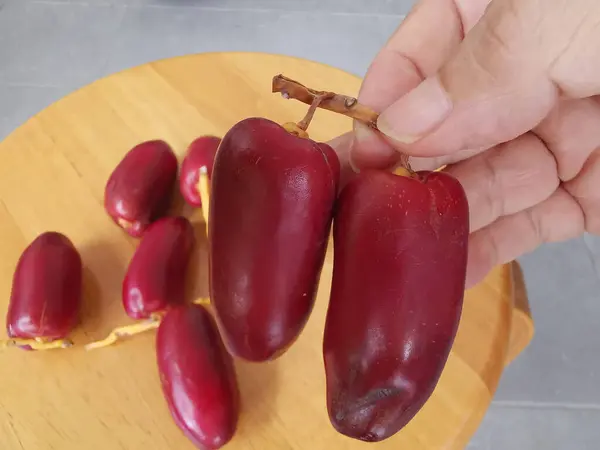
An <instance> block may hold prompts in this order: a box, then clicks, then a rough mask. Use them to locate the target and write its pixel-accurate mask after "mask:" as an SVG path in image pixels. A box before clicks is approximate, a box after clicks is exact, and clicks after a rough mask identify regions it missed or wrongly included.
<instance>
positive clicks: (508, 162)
mask: <svg viewBox="0 0 600 450" xmlns="http://www.w3.org/2000/svg"><path fill="white" fill-rule="evenodd" d="M444 171H446V172H448V173H450V174H452V175H454V176H455V177H456V178H457V179H458V180H459V181H460V182H461V184H462V186H463V188H464V189H465V193H466V194H467V200H468V201H469V211H470V225H471V232H473V231H477V230H479V229H480V228H483V227H485V226H486V225H489V224H491V223H492V222H494V221H495V220H496V219H498V218H499V217H502V216H505V215H510V214H514V213H517V212H519V211H523V210H525V209H527V208H530V207H531V206H533V205H536V204H538V203H540V202H542V201H543V200H545V199H546V198H548V197H549V196H550V195H551V194H552V193H553V192H554V191H555V190H556V188H557V187H558V184H559V180H558V175H557V172H556V161H555V160H554V157H553V156H552V154H551V153H550V152H549V151H548V149H547V148H546V146H545V145H544V143H543V142H542V141H541V140H540V139H538V138H537V137H536V136H535V135H533V134H532V133H527V134H524V135H523V136H521V137H519V138H517V139H514V140H512V141H509V142H507V143H506V144H502V145H499V146H497V147H494V148H493V149H490V150H488V151H486V152H483V153H480V154H479V155H477V156H474V157H473V158H470V159H467V160H465V161H462V162H459V163H457V164H455V165H450V166H448V167H447V168H445V169H444Z"/></svg>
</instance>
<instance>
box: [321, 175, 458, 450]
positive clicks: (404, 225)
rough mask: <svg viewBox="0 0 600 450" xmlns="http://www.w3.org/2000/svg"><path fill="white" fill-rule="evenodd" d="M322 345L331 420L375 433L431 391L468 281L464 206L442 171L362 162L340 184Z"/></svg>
mask: <svg viewBox="0 0 600 450" xmlns="http://www.w3.org/2000/svg"><path fill="white" fill-rule="evenodd" d="M333 232H334V238H333V239H334V266H333V279H332V287H331V298H330V303H329V308H328V311H327V318H326V324H325V333H324V342H323V353H324V362H325V371H326V380H327V383H326V385H327V408H328V412H329V417H330V420H331V423H332V425H333V426H334V427H335V429H336V430H338V431H339V432H340V433H342V434H344V435H347V436H349V437H352V438H355V439H359V440H363V441H369V442H376V441H381V440H384V439H386V438H388V437H390V436H392V435H393V434H395V433H397V432H398V431H399V430H400V429H401V428H403V427H404V426H405V425H406V424H407V423H408V422H409V421H410V420H411V419H412V418H413V417H414V415H415V414H416V413H417V412H418V411H419V410H420V409H421V407H422V406H423V405H424V403H425V402H426V401H427V399H428V398H429V397H430V395H431V394H432V392H433V390H434V388H435V386H436V384H437V382H438V380H439V377H440V375H441V373H442V369H443V368H444V366H445V364H446V361H447V358H448V355H449V352H450V349H451V347H452V344H453V341H454V338H455V335H456V331H457V327H458V323H459V319H460V315H461V310H462V302H463V295H464V289H465V278H466V265H467V243H468V236H469V211H468V204H467V199H466V196H465V193H464V191H463V188H462V186H461V185H460V183H459V182H458V181H457V180H456V179H455V178H453V177H452V176H451V175H448V174H446V173H442V172H417V173H416V174H414V175H413V176H410V177H408V176H398V175H395V174H392V173H389V172H384V171H363V172H361V173H360V174H359V175H358V176H357V177H356V178H354V179H353V180H352V181H350V182H349V184H348V185H347V186H346V187H345V188H344V189H343V190H342V192H341V193H340V197H339V199H338V206H337V212H336V215H335V217H334V225H333Z"/></svg>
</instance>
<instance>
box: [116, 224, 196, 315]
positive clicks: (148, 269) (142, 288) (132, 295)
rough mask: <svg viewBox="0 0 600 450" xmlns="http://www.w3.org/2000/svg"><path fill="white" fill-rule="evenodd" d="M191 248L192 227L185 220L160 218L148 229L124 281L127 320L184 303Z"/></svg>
mask: <svg viewBox="0 0 600 450" xmlns="http://www.w3.org/2000/svg"><path fill="white" fill-rule="evenodd" d="M194 245H195V235H194V228H193V226H192V224H191V223H190V222H189V220H188V219H186V218H185V217H163V218H161V219H158V220H157V221H156V222H153V223H152V224H151V225H150V226H149V227H148V229H147V230H146V232H145V233H144V236H143V237H142V239H141V241H140V243H139V245H138V247H137V249H136V251H135V253H134V255H133V258H132V259H131V261H130V263H129V267H128V269H127V274H126V275H125V279H124V281H123V307H124V308H125V312H126V313H127V315H128V316H129V317H131V318H132V319H148V318H150V317H151V316H152V314H154V313H161V312H163V311H164V310H166V309H167V308H168V307H170V306H172V305H178V304H181V303H183V302H184V300H185V298H184V297H185V279H186V271H187V267H188V264H189V262H190V258H191V255H192V251H193V248H194Z"/></svg>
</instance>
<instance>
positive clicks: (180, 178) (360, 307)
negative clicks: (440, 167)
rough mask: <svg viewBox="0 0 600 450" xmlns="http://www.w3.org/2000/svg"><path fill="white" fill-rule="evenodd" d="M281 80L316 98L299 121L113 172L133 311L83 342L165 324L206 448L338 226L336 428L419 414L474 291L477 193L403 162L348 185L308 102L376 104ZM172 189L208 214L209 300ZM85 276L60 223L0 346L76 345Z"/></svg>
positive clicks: (181, 405)
mask: <svg viewBox="0 0 600 450" xmlns="http://www.w3.org/2000/svg"><path fill="white" fill-rule="evenodd" d="M273 92H280V93H282V94H283V95H284V96H285V97H287V98H293V99H296V100H299V101H301V102H303V103H306V104H308V105H310V107H309V109H308V112H307V114H306V116H305V117H304V118H303V119H302V120H301V121H300V122H297V123H293V122H290V123H285V124H278V123H275V122H273V121H271V120H269V119H267V118H262V117H252V118H247V119H244V120H242V121H240V122H238V123H236V124H234V125H233V126H232V127H231V128H230V130H229V131H228V132H227V133H226V134H225V135H224V136H222V137H216V136H209V135H205V136H200V137H199V138H197V139H196V140H195V141H193V142H192V143H191V144H190V145H189V147H188V149H187V151H186V153H185V156H184V158H183V161H182V162H181V164H179V161H178V159H177V156H176V154H175V153H174V151H173V150H172V148H171V147H170V146H169V145H168V144H167V143H166V142H164V141H161V140H153V141H146V142H143V143H140V144H138V145H137V146H135V147H134V148H132V149H130V150H129V151H128V152H127V153H126V154H125V156H124V157H123V159H122V160H121V161H120V163H119V164H118V165H117V166H116V167H115V168H114V170H113V172H112V173H111V175H110V177H109V178H108V180H107V183H106V186H105V193H104V208H105V210H106V212H107V214H108V215H109V216H110V218H111V219H112V221H113V222H114V224H115V226H118V227H120V228H121V229H122V230H123V232H125V233H128V234H129V235H130V236H131V237H133V238H135V239H137V240H138V241H139V242H138V245H137V248H136V250H135V252H134V254H133V257H132V259H131V260H130V263H129V266H128V267H127V271H126V273H125V274H124V277H123V285H122V302H123V308H124V311H125V313H126V314H127V315H128V316H129V318H130V319H131V320H132V323H131V324H129V325H124V326H122V327H119V328H117V329H115V330H113V331H112V332H111V333H110V334H109V335H108V336H107V337H106V338H105V339H103V340H101V341H97V342H90V343H87V344H85V348H86V349H87V350H94V349H98V348H102V347H107V346H109V345H111V344H114V343H115V342H116V341H118V340H119V339H121V338H124V337H127V336H132V335H134V334H136V333H140V332H144V331H147V330H152V329H157V333H156V346H155V349H156V357H157V367H158V370H159V373H160V382H161V387H162V391H163V393H164V396H165V399H166V404H167V406H168V408H169V410H170V412H171V415H172V417H173V420H174V422H175V423H176V424H177V426H179V428H180V429H181V430H182V431H183V433H185V435H186V436H187V437H188V438H189V440H190V441H192V442H193V443H194V444H195V445H196V446H198V448H201V449H217V448H221V447H223V446H224V445H226V444H227V443H228V442H230V441H231V439H232V438H233V437H234V435H235V432H236V428H237V423H238V417H239V415H240V412H241V410H242V409H243V408H242V406H241V404H240V394H239V390H238V381H237V375H236V372H235V366H234V359H235V358H239V359H241V360H245V361H251V362H255V363H260V362H266V361H272V360H274V359H276V358H278V357H280V356H281V355H282V354H283V353H285V352H286V351H287V350H288V349H289V348H290V347H291V346H293V344H294V342H295V341H296V340H297V338H298V337H299V336H300V334H301V333H302V331H303V329H304V327H305V325H306V323H307V321H308V319H309V317H310V314H311V312H312V310H313V306H314V302H315V297H316V294H317V288H318V286H319V282H320V276H321V271H322V267H323V264H324V260H325V255H326V251H327V247H328V242H329V239H330V236H331V235H332V239H333V279H332V284H331V291H330V293H329V305H328V310H327V316H326V322H325V330H324V334H323V347H322V348H323V362H324V373H325V378H326V407H327V410H328V413H329V418H330V422H331V424H332V426H333V427H334V428H335V429H336V430H337V431H338V432H339V433H341V434H342V435H345V436H347V437H349V438H353V439H358V440H362V441H367V442H377V441H382V440H385V439H387V438H389V437H391V436H393V435H394V434H396V433H397V432H399V431H400V430H401V429H402V428H403V427H404V426H405V425H406V424H407V423H408V422H409V421H410V420H411V419H412V418H413V417H414V416H415V415H416V413H417V412H418V411H419V410H420V409H421V408H422V406H423V405H424V404H425V402H426V401H427V400H428V398H429V397H430V395H431V394H432V392H433V390H434V388H435V386H436V384H437V383H438V381H439V378H440V375H441V373H442V370H443V368H444V366H445V364H446V361H447V359H448V356H449V353H450V349H451V347H452V344H453V341H454V338H455V335H456V332H457V328H458V323H459V319H460V315H461V309H462V303H463V295H464V288H465V278H466V263H467V243H468V231H469V221H468V218H469V211H468V204H467V199H466V196H465V193H464V190H463V188H462V186H461V185H460V183H459V182H458V181H457V180H456V179H455V178H453V177H452V176H451V175H449V174H447V173H445V172H444V171H431V172H430V171H418V172H415V171H413V170H412V169H411V168H410V165H409V164H407V163H406V161H404V164H402V165H401V166H400V167H398V168H396V169H395V170H393V171H392V170H389V171H386V170H365V171H361V172H360V173H358V174H353V176H352V177H350V179H349V180H348V181H347V182H346V183H344V184H343V185H342V183H341V181H340V179H341V177H340V174H341V172H342V168H341V165H340V161H339V159H338V156H337V155H336V153H335V151H334V150H333V149H332V148H331V147H330V146H329V145H328V144H326V143H322V142H316V141H314V140H312V139H311V138H310V137H309V135H308V132H307V129H308V127H309V124H310V122H311V120H312V119H313V115H314V113H315V110H316V109H317V108H324V109H328V110H330V111H333V112H336V113H340V114H344V115H346V116H349V117H352V118H354V119H355V120H361V121H363V122H365V123H366V124H367V125H370V126H372V127H373V128H374V129H375V130H376V125H375V123H376V113H375V112H373V111H370V110H369V109H368V108H366V107H365V106H363V105H361V104H359V103H358V102H357V101H356V100H355V99H352V98H350V97H346V96H343V95H340V94H335V93H331V92H323V91H316V90H313V89H310V88H307V87H305V86H303V85H301V84H300V83H298V82H296V81H294V80H291V79H289V78H286V77H283V76H282V75H278V76H276V77H275V78H274V79H273ZM177 188H178V189H177ZM174 190H178V191H179V193H180V195H181V196H183V198H184V199H185V201H186V202H187V203H188V204H189V205H191V206H192V207H194V208H198V209H200V210H201V211H202V213H203V215H204V218H205V220H204V222H205V226H206V233H207V236H208V246H209V292H210V295H209V298H208V299H197V300H193V301H188V299H186V289H185V287H186V282H187V281H188V278H189V277H190V275H189V274H188V272H189V271H188V265H189V262H190V259H191V256H192V254H193V252H194V248H195V245H196V241H195V233H194V228H193V226H192V224H191V222H190V220H189V219H188V218H186V217H184V216H183V215H169V214H168V210H169V207H170V204H171V202H172V200H173V191H174ZM82 271H83V267H82V259H81V257H80V255H79V253H78V250H77V249H76V248H75V246H74V245H73V243H72V242H71V241H70V240H69V238H68V237H67V236H65V235H64V234H62V233H60V232H57V231H48V232H45V233H43V234H41V235H39V236H38V237H37V238H36V239H35V240H34V241H33V242H31V243H30V244H29V246H28V247H27V248H26V249H25V250H24V252H23V253H22V255H21V257H20V258H19V260H18V262H17V265H16V270H15V273H14V277H13V285H12V291H11V298H10V304H9V309H8V314H7V324H6V326H7V333H8V339H6V340H5V341H3V342H2V345H3V346H4V347H19V348H22V349H25V350H30V351H39V350H50V349H60V348H67V347H70V346H72V345H74V344H73V342H72V341H71V340H70V339H69V334H70V333H71V332H72V331H73V329H74V328H75V327H76V326H77V325H78V323H79V310H80V305H81V303H82V297H83V289H82Z"/></svg>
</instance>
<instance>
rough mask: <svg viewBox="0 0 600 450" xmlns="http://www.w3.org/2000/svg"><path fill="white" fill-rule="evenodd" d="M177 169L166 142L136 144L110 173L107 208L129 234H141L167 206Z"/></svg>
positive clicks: (107, 185)
mask: <svg viewBox="0 0 600 450" xmlns="http://www.w3.org/2000/svg"><path fill="white" fill-rule="evenodd" d="M177 170H178V162H177V157H176V156H175V153H173V150H172V149H171V147H169V145H168V144H167V143H166V142H164V141H161V140H154V141H147V142H142V143H141V144H138V145H136V146H135V147H133V148H132V149H131V150H130V151H129V152H128V153H127V154H126V155H125V157H124V158H123V159H122V160H121V162H120V163H119V164H118V165H117V167H116V168H115V169H114V170H113V172H112V174H111V175H110V177H109V179H108V182H107V183H106V187H105V191H104V208H105V209H106V211H107V213H108V214H109V215H110V217H111V218H112V219H113V221H114V222H115V223H116V224H118V225H119V226H120V227H121V228H123V229H124V230H125V231H126V232H127V233H128V234H130V235H131V236H133V237H140V236H142V234H143V233H144V231H145V230H146V228H147V227H148V226H149V225H150V223H151V222H152V221H153V220H155V219H157V218H158V217H160V216H161V215H163V214H164V213H165V212H166V210H167V209H168V207H169V201H170V199H171V196H172V193H173V188H174V186H175V183H176V181H177Z"/></svg>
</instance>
